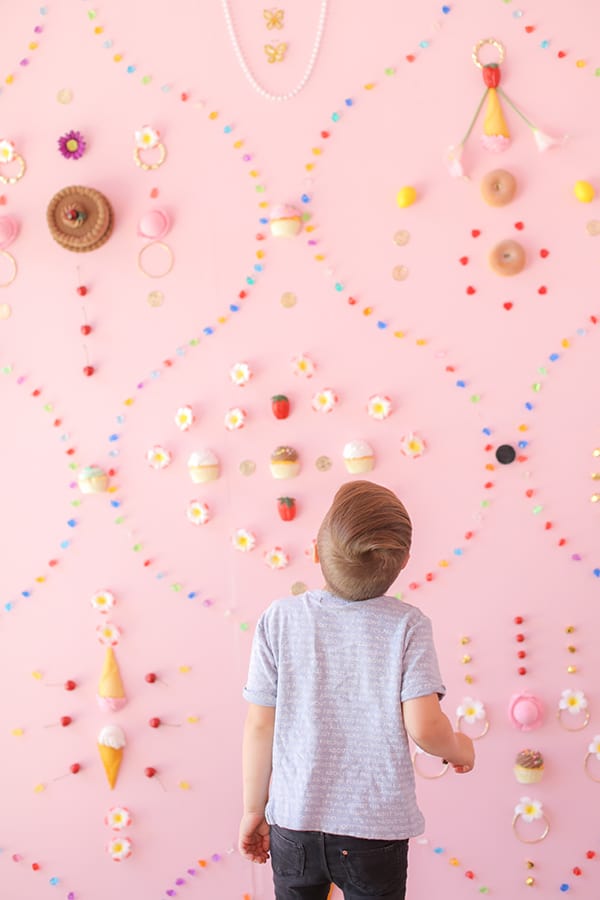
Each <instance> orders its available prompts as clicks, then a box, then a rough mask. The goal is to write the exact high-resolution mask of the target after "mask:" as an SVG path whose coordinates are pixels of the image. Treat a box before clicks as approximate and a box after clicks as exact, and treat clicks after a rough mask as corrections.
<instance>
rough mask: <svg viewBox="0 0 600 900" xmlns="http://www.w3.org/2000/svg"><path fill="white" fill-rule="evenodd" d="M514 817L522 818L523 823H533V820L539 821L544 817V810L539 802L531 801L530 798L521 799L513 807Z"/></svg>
mask: <svg viewBox="0 0 600 900" xmlns="http://www.w3.org/2000/svg"><path fill="white" fill-rule="evenodd" d="M515 815H516V816H522V818H523V821H524V822H533V821H534V819H541V818H542V816H543V815H544V808H543V806H542V804H541V802H540V801H539V800H532V799H531V798H530V797H521V799H520V800H519V802H518V803H517V805H516V806H515Z"/></svg>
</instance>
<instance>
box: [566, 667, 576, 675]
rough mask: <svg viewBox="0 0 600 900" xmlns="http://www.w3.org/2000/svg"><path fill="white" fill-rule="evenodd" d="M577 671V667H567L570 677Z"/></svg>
mask: <svg viewBox="0 0 600 900" xmlns="http://www.w3.org/2000/svg"><path fill="white" fill-rule="evenodd" d="M576 671H577V666H567V672H568V673H569V675H573V674H574V673H575V672H576Z"/></svg>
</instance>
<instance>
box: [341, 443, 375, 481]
mask: <svg viewBox="0 0 600 900" xmlns="http://www.w3.org/2000/svg"><path fill="white" fill-rule="evenodd" d="M344 462H345V463H346V468H347V470H348V471H349V472H350V474H351V475H362V474H363V473H364V472H370V471H371V469H372V468H373V466H374V465H375V456H374V455H373V449H372V448H371V446H370V445H369V444H367V442H366V441H349V442H348V443H347V444H346V446H345V447H344Z"/></svg>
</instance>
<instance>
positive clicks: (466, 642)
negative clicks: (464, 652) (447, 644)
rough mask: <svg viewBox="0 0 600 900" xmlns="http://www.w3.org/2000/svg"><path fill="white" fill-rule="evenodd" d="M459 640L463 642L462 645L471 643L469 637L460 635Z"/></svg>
mask: <svg viewBox="0 0 600 900" xmlns="http://www.w3.org/2000/svg"><path fill="white" fill-rule="evenodd" d="M460 642H461V644H463V645H464V644H470V643H471V638H470V637H461V639H460Z"/></svg>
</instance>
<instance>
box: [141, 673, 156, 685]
mask: <svg viewBox="0 0 600 900" xmlns="http://www.w3.org/2000/svg"><path fill="white" fill-rule="evenodd" d="M157 677H158V676H157V675H156V674H155V673H154V672H148V674H147V675H145V676H144V681H147V682H148V684H154V682H155V681H156V680H157Z"/></svg>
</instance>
